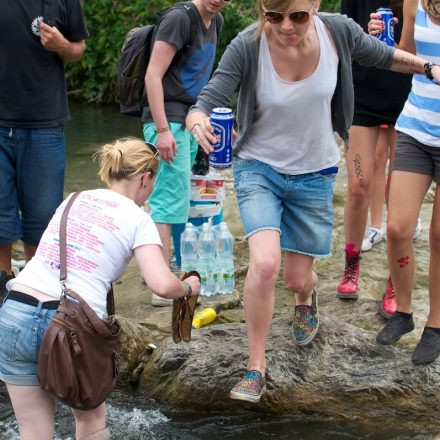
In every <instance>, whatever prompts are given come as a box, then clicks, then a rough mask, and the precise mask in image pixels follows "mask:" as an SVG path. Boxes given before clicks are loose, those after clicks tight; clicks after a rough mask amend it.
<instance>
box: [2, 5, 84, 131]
mask: <svg viewBox="0 0 440 440" xmlns="http://www.w3.org/2000/svg"><path fill="white" fill-rule="evenodd" d="M52 8H53V9H52V15H53V18H54V21H55V26H56V27H57V29H58V30H59V31H60V32H61V33H62V34H63V35H64V37H65V38H67V39H68V40H69V41H72V42H75V41H81V40H84V39H85V38H87V37H88V36H89V33H88V31H87V28H86V24H85V22H84V17H83V12H82V9H81V4H80V2H79V0H54V1H53V2H52ZM0 11H1V12H0V126H2V127H25V128H45V127H53V126H55V125H58V124H62V123H64V122H66V121H67V120H68V119H69V109H68V106H67V93H66V82H65V79H64V64H63V61H62V59H61V58H60V57H59V56H58V54H56V53H55V52H52V51H49V50H46V49H45V48H44V47H43V46H42V45H41V41H40V33H39V21H40V20H41V19H42V18H43V15H44V13H43V2H42V1H35V0H13V1H9V0H0Z"/></svg>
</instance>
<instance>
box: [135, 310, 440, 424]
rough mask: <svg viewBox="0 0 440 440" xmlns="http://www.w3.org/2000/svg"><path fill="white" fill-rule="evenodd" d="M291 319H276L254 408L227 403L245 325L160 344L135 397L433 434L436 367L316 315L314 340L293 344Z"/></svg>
mask: <svg viewBox="0 0 440 440" xmlns="http://www.w3.org/2000/svg"><path fill="white" fill-rule="evenodd" d="M289 327H290V320H289V318H288V317H286V316H282V317H279V318H275V319H274V321H273V323H272V328H271V332H270V335H269V338H268V343H267V356H266V358H267V364H268V369H267V382H268V383H267V385H268V391H267V393H266V394H265V395H264V397H263V398H262V400H261V402H260V403H259V404H257V405H255V404H247V403H243V402H238V401H234V400H231V399H230V398H229V390H230V389H231V387H232V386H233V385H234V384H235V383H236V382H237V381H238V380H239V379H240V378H241V377H242V374H243V372H244V369H245V366H246V360H247V340H246V334H245V326H244V325H243V324H239V323H232V324H222V325H215V326H209V327H206V328H204V329H201V330H198V331H193V340H192V341H191V343H189V344H184V343H181V344H179V345H176V344H174V343H173V342H172V341H171V340H170V339H167V340H165V341H163V342H162V344H161V345H160V347H159V348H158V349H157V350H156V351H155V352H154V353H153V355H152V357H151V359H150V360H149V362H148V363H147V365H146V368H145V370H144V371H143V374H142V377H141V381H140V388H139V392H140V393H141V394H143V395H145V396H148V397H153V398H155V399H158V400H161V401H165V402H168V403H170V404H172V405H176V406H180V407H185V408H191V409H194V410H203V411H207V410H209V411H211V410H221V411H225V410H226V411H233V410H236V409H239V408H241V409H242V408H243V407H245V408H249V409H251V408H252V409H256V410H263V411H265V412H272V413H283V414H288V415H290V416H293V417H295V416H299V417H302V416H307V420H308V421H311V420H320V421H322V420H327V421H330V420H341V419H344V420H353V421H356V422H358V423H365V424H368V423H374V422H377V420H379V418H380V420H381V423H383V421H385V423H389V424H390V426H392V425H393V424H396V423H398V426H402V424H403V425H405V424H408V426H410V425H412V424H413V423H414V422H417V423H419V424H421V425H423V424H429V426H431V427H432V428H433V429H437V428H438V429H439V430H440V420H439V417H438V407H439V403H440V397H439V395H438V387H439V386H440V365H439V364H433V365H431V366H420V367H415V366H414V365H412V363H411V360H410V352H409V351H407V350H404V349H400V348H396V347H382V346H379V345H377V344H376V343H375V334H373V333H372V332H368V331H365V330H362V329H359V328H356V327H354V326H351V325H349V324H345V323H343V322H342V321H338V320H335V319H333V318H329V317H327V316H322V315H321V327H320V330H319V333H318V336H317V338H316V340H315V341H314V342H313V343H312V344H311V345H310V346H307V347H301V348H300V347H296V346H294V345H293V342H292V339H291V335H290V328H289Z"/></svg>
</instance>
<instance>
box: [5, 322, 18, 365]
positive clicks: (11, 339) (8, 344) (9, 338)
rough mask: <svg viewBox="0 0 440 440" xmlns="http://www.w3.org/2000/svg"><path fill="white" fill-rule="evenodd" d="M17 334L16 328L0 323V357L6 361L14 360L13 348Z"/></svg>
mask: <svg viewBox="0 0 440 440" xmlns="http://www.w3.org/2000/svg"><path fill="white" fill-rule="evenodd" d="M19 332H20V329H19V328H18V327H16V326H14V327H11V326H9V325H7V324H5V323H3V322H1V321H0V347H1V349H0V353H1V354H0V357H3V356H4V357H5V360H7V361H13V360H14V359H15V346H16V344H17V338H18V333H19Z"/></svg>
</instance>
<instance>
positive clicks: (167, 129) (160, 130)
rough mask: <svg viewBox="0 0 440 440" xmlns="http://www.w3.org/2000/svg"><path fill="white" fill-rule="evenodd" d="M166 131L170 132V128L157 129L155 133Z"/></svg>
mask: <svg viewBox="0 0 440 440" xmlns="http://www.w3.org/2000/svg"><path fill="white" fill-rule="evenodd" d="M164 131H170V127H162V128H156V130H154V132H155V133H163V132H164Z"/></svg>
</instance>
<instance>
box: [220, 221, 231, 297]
mask: <svg viewBox="0 0 440 440" xmlns="http://www.w3.org/2000/svg"><path fill="white" fill-rule="evenodd" d="M216 249H217V258H216V268H217V272H218V274H219V275H218V285H217V291H218V292H220V293H232V292H233V291H234V287H235V277H234V237H233V236H232V234H231V232H230V231H229V229H228V225H227V224H226V222H222V223H220V227H219V229H218V232H217V242H216Z"/></svg>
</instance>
